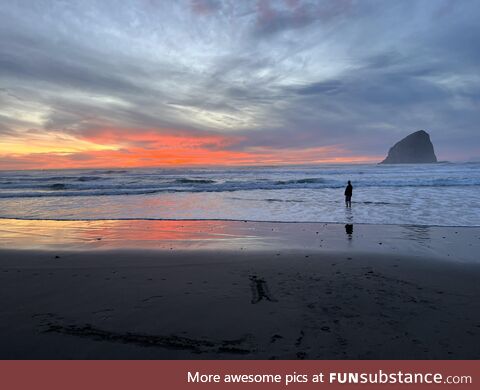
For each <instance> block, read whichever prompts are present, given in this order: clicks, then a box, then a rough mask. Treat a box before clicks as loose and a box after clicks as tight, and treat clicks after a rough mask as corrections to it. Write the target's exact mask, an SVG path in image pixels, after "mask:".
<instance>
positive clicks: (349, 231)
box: [345, 223, 353, 240]
mask: <svg viewBox="0 0 480 390" xmlns="http://www.w3.org/2000/svg"><path fill="white" fill-rule="evenodd" d="M345 233H346V234H347V237H348V239H349V240H351V239H352V235H353V224H351V223H347V224H346V225H345Z"/></svg>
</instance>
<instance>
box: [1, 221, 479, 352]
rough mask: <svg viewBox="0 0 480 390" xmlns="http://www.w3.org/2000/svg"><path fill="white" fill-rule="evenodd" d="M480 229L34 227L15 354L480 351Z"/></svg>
mask: <svg viewBox="0 0 480 390" xmlns="http://www.w3.org/2000/svg"><path fill="white" fill-rule="evenodd" d="M479 249H480V229H479V228H478V227H471V228H468V227H428V226H413V225H368V224H355V225H353V224H351V225H344V224H325V223H280V222H268V223H267V222H250V221H145V220H130V221H114V220H107V221H38V220H37V221H35V220H30V221H24V220H13V219H5V220H2V224H1V229H0V278H1V279H0V283H1V286H2V294H1V298H0V299H1V313H0V316H1V321H0V327H1V330H0V338H1V340H0V345H1V346H2V348H1V350H0V351H1V352H0V358H2V359H478V358H479V352H478V344H479V340H480V299H479V298H480V284H479V283H478V280H479V277H480V261H479V260H478V256H477V255H476V253H478V252H479Z"/></svg>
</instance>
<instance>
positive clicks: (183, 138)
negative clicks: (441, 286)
mask: <svg viewBox="0 0 480 390" xmlns="http://www.w3.org/2000/svg"><path fill="white" fill-rule="evenodd" d="M475 8H476V5H474V4H471V3H468V4H460V2H458V4H457V2H448V1H439V2H427V1H425V2H410V1H405V2H400V3H399V4H398V5H396V6H395V7H392V6H387V5H386V4H382V5H380V4H376V5H375V6H373V5H372V4H370V3H369V2H354V1H350V0H345V1H343V0H342V1H340V0H339V1H331V2H324V1H318V2H310V1H301V0H300V1H271V0H261V1H249V0H247V1H239V2H235V1H228V0H195V1H178V2H162V1H152V0H142V1H138V0H126V1H122V2H121V4H118V3H116V2H109V1H108V0H106V1H103V2H98V1H92V0H85V1H81V2H62V1H56V0H41V1H39V2H34V5H33V3H30V2H22V1H19V2H3V3H2V5H0V26H1V29H0V35H1V37H0V38H1V42H2V44H1V45H0V58H1V61H0V169H35V168H38V169H44V168H59V169H61V168H81V167H148V166H177V165H178V166H180V165H265V164H274V165H282V164H318V163H348V162H379V161H381V160H382V159H383V158H384V157H385V155H386V153H387V151H388V148H389V147H390V146H391V145H392V144H393V143H394V142H396V141H397V140H399V139H401V138H403V137H404V136H406V135H407V134H409V133H411V132H413V131H416V130H419V129H425V130H426V131H428V132H429V134H430V135H431V137H432V140H433V142H434V144H435V147H436V150H437V151H438V154H439V155H440V156H441V158H442V159H445V160H451V161H475V160H476V159H478V158H480V150H479V149H478V145H479V144H480V138H479V137H480V135H479V134H480V133H479V132H478V129H477V126H476V124H477V123H478V122H479V120H480V118H479V112H480V111H479V110H478V102H477V100H478V90H479V82H478V76H477V73H478V71H477V69H478V66H477V65H478V56H476V54H474V52H473V51H471V50H468V48H466V47H464V46H463V44H462V42H469V41H470V40H471V37H472V36H476V35H475V34H476V32H478V23H477V20H476V19H475V17H474V16H475V15H476V13H475ZM112 9H115V11H114V12H113V11H112ZM412 14H415V15H421V17H420V16H419V20H416V19H412V18H411V15H412ZM385 31H388V34H387V35H385ZM477 35H478V34H477ZM425 48H429V50H428V51H426V50H425ZM453 129H454V130H455V131H456V132H457V133H456V136H452V130H453Z"/></svg>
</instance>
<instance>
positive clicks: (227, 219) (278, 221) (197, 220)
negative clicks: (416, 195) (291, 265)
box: [0, 217, 480, 229]
mask: <svg viewBox="0 0 480 390" xmlns="http://www.w3.org/2000/svg"><path fill="white" fill-rule="evenodd" d="M9 220H10V221H39V222H48V221H51V222H96V221H98V222H105V221H106V222H108V221H160V222H168V221H173V222H182V221H185V222H250V223H279V224H303V223H305V224H328V225H345V224H346V223H349V222H338V221H333V222H332V221H281V220H256V219H229V218H90V219H89V218H21V217H15V218H13V217H0V222H1V221H9ZM352 224H353V223H352ZM354 224H355V225H370V226H401V227H406V226H416V227H424V228H430V227H431V228H469V229H477V228H480V225H434V224H433V225H432V224H420V223H374V222H354Z"/></svg>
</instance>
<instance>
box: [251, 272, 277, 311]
mask: <svg viewBox="0 0 480 390" xmlns="http://www.w3.org/2000/svg"><path fill="white" fill-rule="evenodd" d="M249 279H250V287H251V289H252V301H251V302H252V303H253V304H255V303H258V302H260V301H261V300H263V299H264V298H265V299H266V300H267V301H270V302H278V301H277V300H276V299H275V298H274V297H273V296H272V295H271V293H270V291H269V289H268V285H267V282H266V281H265V279H263V278H258V277H257V276H256V275H251V276H250V277H249Z"/></svg>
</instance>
